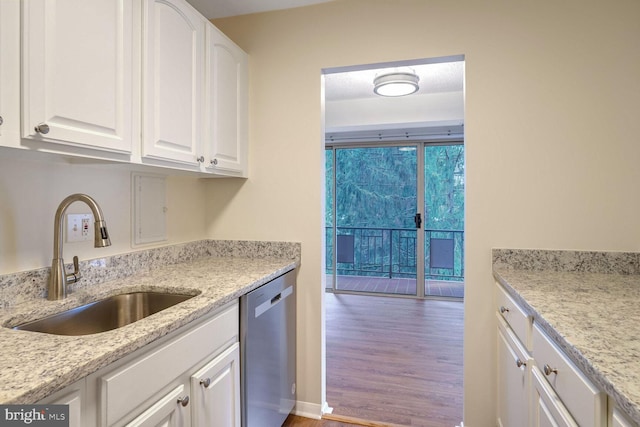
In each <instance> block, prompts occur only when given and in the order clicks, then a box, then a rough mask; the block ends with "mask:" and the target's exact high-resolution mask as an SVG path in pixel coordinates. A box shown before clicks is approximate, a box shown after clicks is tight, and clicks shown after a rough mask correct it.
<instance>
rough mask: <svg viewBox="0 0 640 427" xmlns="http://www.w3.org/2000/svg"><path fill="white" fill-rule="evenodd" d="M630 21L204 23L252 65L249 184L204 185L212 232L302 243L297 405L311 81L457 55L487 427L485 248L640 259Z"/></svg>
mask: <svg viewBox="0 0 640 427" xmlns="http://www.w3.org/2000/svg"><path fill="white" fill-rule="evenodd" d="M639 18H640V3H639V2H637V1H636V0H626V1H623V0H615V1H610V2H605V1H577V0H569V1H563V2H557V1H552V0H544V1H538V2H525V1H513V0H503V1H492V2H480V1H471V0H467V1H458V2H451V1H445V0H414V1H411V0H394V1H390V0H337V1H335V2H331V3H326V4H323V5H318V6H311V7H305V8H299V9H292V10H288V11H279V12H272V13H265V14H256V15H247V16H242V17H237V18H228V19H223V20H218V21H215V24H216V25H217V26H219V27H220V28H221V29H222V30H223V31H224V32H226V33H227V34H228V35H229V36H230V37H231V38H232V39H233V40H234V41H236V42H237V43H238V44H239V45H240V46H242V47H243V48H244V49H245V50H246V51H247V52H248V53H249V55H250V78H251V87H250V116H251V119H250V120H251V121H250V123H251V127H250V139H251V149H250V155H251V158H250V165H251V166H250V177H251V178H250V179H249V180H248V181H247V182H245V183H244V184H242V185H240V184H239V183H237V182H234V181H224V182H217V181H216V182H215V184H213V183H211V184H209V186H208V197H207V199H208V201H209V202H208V205H207V209H208V213H207V218H208V220H209V228H208V231H209V235H210V236H212V237H219V238H246V239H274V240H296V241H300V242H302V248H303V255H302V256H303V261H302V264H303V265H302V268H301V271H300V274H299V285H300V287H299V289H300V292H299V296H298V298H299V310H300V320H299V339H300V344H299V346H298V360H299V369H298V375H299V398H300V400H302V401H305V402H310V403H317V404H320V403H321V402H322V400H323V394H322V393H323V392H322V375H323V372H322V369H323V368H322V354H321V351H322V348H323V343H322V322H323V319H322V301H323V299H322V256H321V252H322V251H321V247H322V241H321V236H322V233H321V230H322V226H323V217H322V191H323V190H322V174H323V172H322V170H323V162H322V160H323V153H322V148H321V146H322V144H321V141H322V108H321V83H320V82H321V79H320V75H321V69H323V68H330V67H337V66H349V65H356V64H365V63H376V62H384V61H395V60H405V59H416V58H429V57H439V56H447V55H455V54H464V55H465V59H466V78H465V85H466V86H465V116H466V121H465V129H466V144H467V226H466V228H467V234H466V241H467V248H466V249H467V252H466V253H467V260H466V274H467V275H466V277H467V293H466V298H465V366H464V378H465V420H464V421H465V424H469V425H472V426H491V425H494V419H495V414H494V409H493V407H494V399H493V395H492V393H493V392H494V389H495V383H494V380H493V377H494V374H495V367H494V364H495V348H494V347H495V346H494V342H495V334H494V330H493V329H494V327H493V319H494V318H493V304H492V300H493V297H492V284H493V280H492V275H491V248H492V247H530V248H559V249H562V248H566V249H595V250H631V251H636V250H638V249H640V223H639V222H640V221H638V215H637V212H638V211H639V210H640V199H639V196H640V192H638V190H637V188H638V183H640V167H638V162H639V160H640V144H639V143H638V139H639V136H638V135H640V120H639V118H640V44H638V40H640V19H639ZM329 403H331V402H329Z"/></svg>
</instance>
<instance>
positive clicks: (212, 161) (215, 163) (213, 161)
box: [209, 159, 218, 166]
mask: <svg viewBox="0 0 640 427" xmlns="http://www.w3.org/2000/svg"><path fill="white" fill-rule="evenodd" d="M209 163H211V164H212V165H213V166H216V165H217V164H218V159H213V160H211V162H209Z"/></svg>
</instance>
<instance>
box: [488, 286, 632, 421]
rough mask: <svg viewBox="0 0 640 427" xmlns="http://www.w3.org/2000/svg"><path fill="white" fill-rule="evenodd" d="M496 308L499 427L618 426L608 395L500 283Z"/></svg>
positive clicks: (497, 409)
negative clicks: (609, 412)
mask: <svg viewBox="0 0 640 427" xmlns="http://www.w3.org/2000/svg"><path fill="white" fill-rule="evenodd" d="M496 308H497V326H498V333H497V373H496V375H497V377H496V379H497V399H496V400H497V408H496V411H497V425H498V426H499V427H515V426H528V425H529V426H532V427H545V426H554V427H561V426H562V427H570V426H580V427H605V426H607V425H608V424H609V425H615V424H611V421H612V420H613V419H614V416H613V415H611V414H610V415H609V416H608V417H607V395H606V394H605V393H604V392H603V391H602V390H600V389H599V388H598V387H597V386H596V385H595V384H593V383H592V382H591V381H590V380H589V378H587V377H586V376H585V375H584V373H583V372H582V371H581V370H580V369H579V368H578V367H577V366H576V365H575V364H574V363H573V362H572V361H571V360H569V358H568V357H567V355H566V354H565V353H564V351H562V350H561V349H560V347H558V345H557V344H555V343H554V341H553V340H552V339H551V338H549V336H547V334H546V333H545V332H544V331H543V330H542V328H541V327H540V325H539V324H538V323H537V322H536V321H533V322H532V317H531V316H530V315H527V311H526V310H524V309H523V307H522V306H521V304H520V303H517V302H516V301H515V300H514V299H513V298H512V297H511V296H510V295H509V294H508V293H507V291H506V290H505V288H503V287H502V286H501V285H500V284H497V292H496ZM619 418H620V419H623V418H622V417H619ZM621 425H624V424H621Z"/></svg>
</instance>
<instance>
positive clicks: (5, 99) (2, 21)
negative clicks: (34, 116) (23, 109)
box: [0, 0, 20, 146]
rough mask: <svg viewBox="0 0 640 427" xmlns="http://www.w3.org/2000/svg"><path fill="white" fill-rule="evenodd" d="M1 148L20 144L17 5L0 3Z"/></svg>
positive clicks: (13, 0) (16, 2)
mask: <svg viewBox="0 0 640 427" xmlns="http://www.w3.org/2000/svg"><path fill="white" fill-rule="evenodd" d="M0 52H1V53H2V54H1V55H0V145H4V146H19V144H20V85H19V84H17V82H18V81H19V80H20V2H19V0H2V1H0Z"/></svg>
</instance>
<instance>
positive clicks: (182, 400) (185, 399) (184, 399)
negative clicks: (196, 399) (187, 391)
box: [178, 396, 189, 406]
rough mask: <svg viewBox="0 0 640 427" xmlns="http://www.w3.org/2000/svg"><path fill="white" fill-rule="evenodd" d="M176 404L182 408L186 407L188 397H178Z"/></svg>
mask: <svg viewBox="0 0 640 427" xmlns="http://www.w3.org/2000/svg"><path fill="white" fill-rule="evenodd" d="M178 403H179V404H181V405H182V406H187V405H188V404H189V396H185V397H179V398H178Z"/></svg>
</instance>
